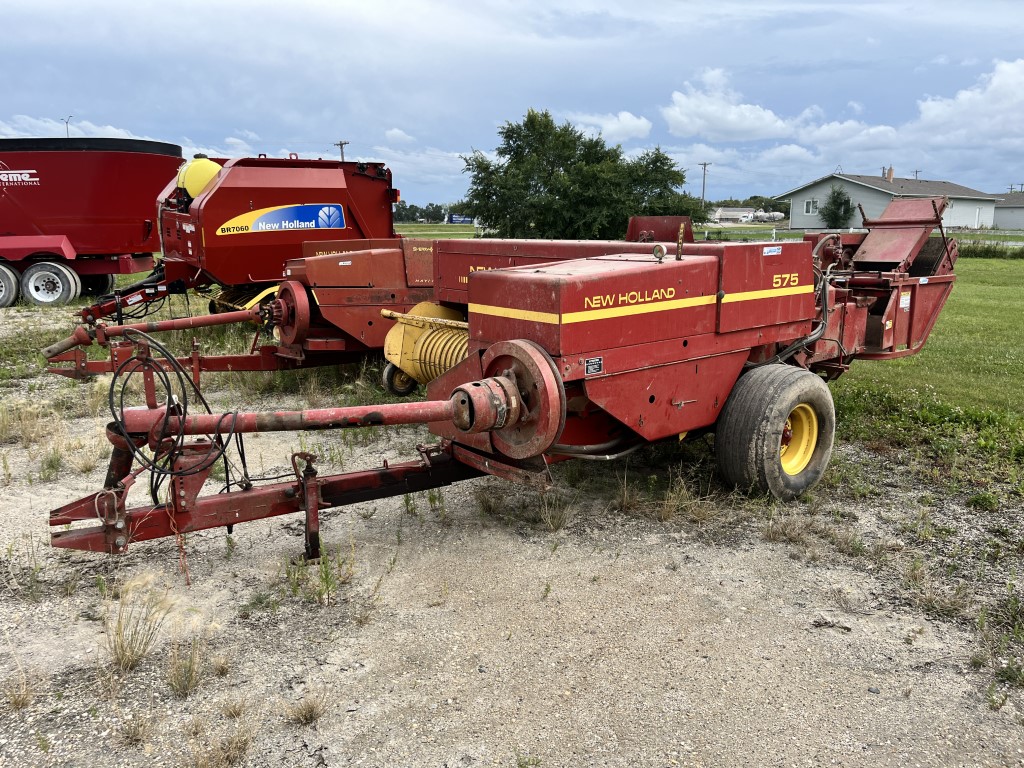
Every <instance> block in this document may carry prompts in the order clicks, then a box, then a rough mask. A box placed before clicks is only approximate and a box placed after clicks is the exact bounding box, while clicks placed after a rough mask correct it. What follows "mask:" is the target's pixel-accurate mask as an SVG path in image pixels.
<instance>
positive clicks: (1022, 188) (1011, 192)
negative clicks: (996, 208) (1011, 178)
mask: <svg viewBox="0 0 1024 768" xmlns="http://www.w3.org/2000/svg"><path fill="white" fill-rule="evenodd" d="M1021 191H1022V192H1024V187H1021ZM1010 194H1011V195H1012V194H1013V184H1011V185H1010Z"/></svg>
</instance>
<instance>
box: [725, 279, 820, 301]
mask: <svg viewBox="0 0 1024 768" xmlns="http://www.w3.org/2000/svg"><path fill="white" fill-rule="evenodd" d="M812 291H814V286H813V285H810V284H807V285H791V286H789V287H788V288H769V289H768V290H765V291H745V292H744V293H728V294H726V295H725V298H724V299H722V303H723V304H731V303H732V302H734V301H756V300H757V299H772V298H775V297H776V296H798V295H800V294H801V293H811V292H812Z"/></svg>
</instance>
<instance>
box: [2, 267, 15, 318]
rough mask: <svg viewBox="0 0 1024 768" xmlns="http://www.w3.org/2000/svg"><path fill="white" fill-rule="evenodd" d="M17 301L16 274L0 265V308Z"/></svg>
mask: <svg viewBox="0 0 1024 768" xmlns="http://www.w3.org/2000/svg"><path fill="white" fill-rule="evenodd" d="M17 300H18V273H17V272H15V271H14V270H13V269H11V268H10V267H8V266H7V265H6V264H0V308H3V307H9V306H11V305H12V304H14V302H16V301H17Z"/></svg>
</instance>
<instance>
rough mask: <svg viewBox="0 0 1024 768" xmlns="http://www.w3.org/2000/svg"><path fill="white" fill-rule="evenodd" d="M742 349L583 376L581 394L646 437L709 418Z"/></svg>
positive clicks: (739, 364)
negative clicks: (635, 368) (682, 360)
mask: <svg viewBox="0 0 1024 768" xmlns="http://www.w3.org/2000/svg"><path fill="white" fill-rule="evenodd" d="M746 359H747V350H746V349H741V350H739V351H737V352H733V353H731V354H727V355H719V356H717V357H709V358H704V359H701V360H689V361H686V362H681V363H675V364H673V365H665V366H660V367H657V368H654V367H645V368H640V369H639V370H635V371H631V372H629V373H622V374H619V375H616V376H606V377H603V378H597V379H588V380H587V381H586V382H584V387H585V389H586V393H587V396H588V397H589V398H590V400H591V401H592V402H594V403H595V404H596V405H598V406H600V407H601V408H602V409H604V410H605V411H607V412H608V413H609V414H611V415H612V416H614V417H615V418H616V419H618V420H619V421H621V422H622V423H623V424H625V425H626V426H628V427H629V428H630V429H632V430H633V431H634V432H636V433H637V434H639V435H641V436H643V437H644V438H645V439H646V440H660V439H662V438H664V437H668V436H669V435H673V434H678V433H681V432H688V431H690V430H693V429H699V428H700V427H707V426H710V425H711V424H714V423H715V421H716V420H717V419H718V414H719V413H720V412H721V408H722V406H723V405H724V404H725V399H726V398H727V397H728V396H729V393H730V392H731V391H732V388H733V385H734V384H735V383H736V379H737V378H739V375H740V371H741V370H742V369H743V363H744V362H745V361H746Z"/></svg>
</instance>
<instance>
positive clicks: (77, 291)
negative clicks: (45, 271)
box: [53, 261, 82, 301]
mask: <svg viewBox="0 0 1024 768" xmlns="http://www.w3.org/2000/svg"><path fill="white" fill-rule="evenodd" d="M53 265H54V266H55V267H60V268H61V269H63V270H64V272H65V273H66V274H67V276H68V277H69V278H71V285H72V286H73V287H74V290H72V292H71V298H70V299H68V301H74V300H75V299H77V298H78V297H79V296H81V295H82V278H81V276H80V275H79V274H78V273H77V272H75V270H73V269H72V268H71V267H69V266H68V265H67V264H65V263H64V262H62V261H55V262H54V263H53Z"/></svg>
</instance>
